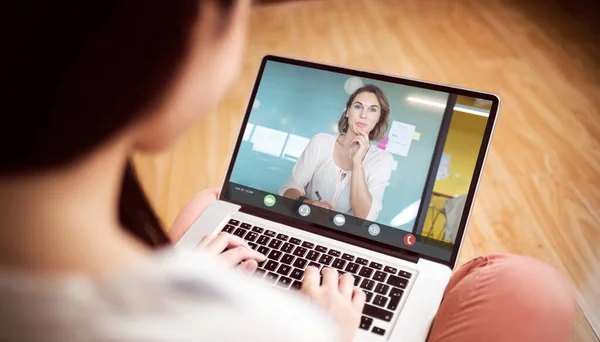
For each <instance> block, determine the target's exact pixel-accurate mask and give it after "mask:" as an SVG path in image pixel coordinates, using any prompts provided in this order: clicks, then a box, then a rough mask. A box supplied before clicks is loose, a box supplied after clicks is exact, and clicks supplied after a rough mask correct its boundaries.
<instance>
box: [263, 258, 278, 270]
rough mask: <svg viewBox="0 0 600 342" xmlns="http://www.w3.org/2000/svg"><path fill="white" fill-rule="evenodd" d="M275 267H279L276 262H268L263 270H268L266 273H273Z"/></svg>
mask: <svg viewBox="0 0 600 342" xmlns="http://www.w3.org/2000/svg"><path fill="white" fill-rule="evenodd" d="M277 266H279V263H278V262H277V261H274V260H269V261H267V263H266V264H265V269H266V270H268V271H275V269H276V268H277Z"/></svg>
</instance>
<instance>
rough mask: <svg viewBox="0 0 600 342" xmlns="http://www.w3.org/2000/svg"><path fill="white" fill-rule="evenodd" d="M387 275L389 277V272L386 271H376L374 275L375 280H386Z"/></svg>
mask: <svg viewBox="0 0 600 342" xmlns="http://www.w3.org/2000/svg"><path fill="white" fill-rule="evenodd" d="M386 277H387V274H386V273H385V272H381V271H375V275H373V280H376V281H385V278H386Z"/></svg>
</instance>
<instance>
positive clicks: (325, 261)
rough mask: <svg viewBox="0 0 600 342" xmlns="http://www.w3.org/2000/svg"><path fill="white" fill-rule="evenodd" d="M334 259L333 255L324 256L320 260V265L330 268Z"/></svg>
mask: <svg viewBox="0 0 600 342" xmlns="http://www.w3.org/2000/svg"><path fill="white" fill-rule="evenodd" d="M332 259H333V257H332V256H331V255H327V254H323V255H321V258H320V259H319V263H321V264H323V265H327V266H329V264H331V260H332Z"/></svg>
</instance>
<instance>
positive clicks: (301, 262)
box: [294, 258, 308, 269]
mask: <svg viewBox="0 0 600 342" xmlns="http://www.w3.org/2000/svg"><path fill="white" fill-rule="evenodd" d="M307 263H308V261H307V260H306V259H302V258H298V259H296V261H294V267H298V268H301V269H304V268H305V267H306V264H307Z"/></svg>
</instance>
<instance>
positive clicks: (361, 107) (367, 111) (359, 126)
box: [346, 92, 381, 135]
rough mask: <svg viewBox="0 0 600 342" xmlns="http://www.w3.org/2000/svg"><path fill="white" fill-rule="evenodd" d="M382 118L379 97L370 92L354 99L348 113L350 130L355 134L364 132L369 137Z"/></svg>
mask: <svg viewBox="0 0 600 342" xmlns="http://www.w3.org/2000/svg"><path fill="white" fill-rule="evenodd" d="M380 116H381V105H380V104H379V100H377V96H375V94H373V93H369V92H363V93H360V94H358V95H356V97H354V100H352V104H351V105H350V108H348V110H347V111H346V117H347V118H348V129H349V130H352V131H353V132H354V133H358V131H362V132H364V133H365V134H367V135H368V134H369V133H370V132H371V131H372V130H373V129H374V128H375V126H377V123H378V122H379V117H380Z"/></svg>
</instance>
